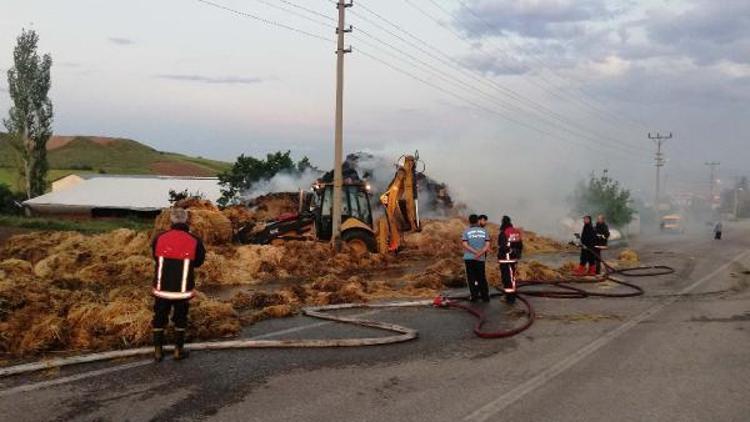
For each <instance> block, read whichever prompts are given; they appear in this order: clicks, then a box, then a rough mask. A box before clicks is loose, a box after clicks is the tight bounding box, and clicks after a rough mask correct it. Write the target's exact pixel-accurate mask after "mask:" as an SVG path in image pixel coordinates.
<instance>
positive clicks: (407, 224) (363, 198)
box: [237, 154, 421, 253]
mask: <svg viewBox="0 0 750 422" xmlns="http://www.w3.org/2000/svg"><path fill="white" fill-rule="evenodd" d="M402 159H403V163H401V161H402V160H399V164H398V165H397V167H398V168H397V170H396V175H395V177H394V178H393V180H392V181H391V183H390V184H389V185H388V189H387V191H386V192H385V193H383V194H382V195H381V196H380V202H381V203H382V204H383V206H384V208H385V210H384V216H383V217H381V218H379V219H378V224H377V234H376V231H375V228H374V225H373V216H372V209H371V195H370V185H369V184H368V183H367V182H366V181H359V180H354V179H353V178H346V179H345V180H344V184H343V195H342V200H343V204H342V210H341V215H342V217H341V221H342V223H341V239H342V240H343V241H344V242H345V243H346V244H347V245H349V246H350V247H351V248H352V249H354V250H355V251H361V252H364V251H370V252H380V253H395V252H397V251H398V250H399V248H400V247H401V244H402V235H403V233H404V232H407V231H419V230H421V227H420V221H419V202H418V201H419V200H418V195H417V183H416V179H417V177H416V176H417V171H416V166H417V162H418V160H419V155H418V154H415V155H406V156H403V157H402ZM332 208H333V183H330V182H323V181H320V180H319V181H318V182H316V183H315V184H314V185H313V187H312V189H311V191H310V192H302V191H301V192H300V201H299V210H298V212H297V213H289V214H283V215H280V216H278V217H277V218H276V219H274V220H273V221H268V222H266V223H265V224H263V225H261V226H255V227H247V228H245V229H243V230H241V231H240V232H239V233H238V235H237V237H238V239H239V240H240V242H242V243H252V244H270V243H276V242H279V241H284V240H317V241H330V240H331V236H332V231H333V227H332V226H333V224H332V221H333V218H332V215H331V214H332Z"/></svg>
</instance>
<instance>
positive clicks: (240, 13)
mask: <svg viewBox="0 0 750 422" xmlns="http://www.w3.org/2000/svg"><path fill="white" fill-rule="evenodd" d="M196 1H198V2H200V3H203V4H206V5H209V6H211V7H215V8H217V9H221V10H224V11H227V12H230V13H232V14H235V15H237V16H240V17H244V18H249V19H252V20H256V21H259V22H262V23H264V24H267V25H271V26H276V27H279V28H282V29H286V30H289V31H293V32H296V33H298V34H302V35H305V36H308V37H310V38H314V39H317V40H321V41H326V42H331V41H332V40H330V39H328V38H325V37H322V36H320V35H317V34H314V33H311V32H308V31H305V30H302V29H299V28H296V27H293V26H291V25H287V24H284V23H281V22H277V21H274V20H271V19H268V18H263V17H260V16H257V15H254V14H251V13H248V12H244V11H240V10H237V9H233V8H230V7H227V6H224V5H221V4H218V3H215V2H213V1H210V0H196ZM289 3H291V2H289ZM360 32H361V31H360ZM359 52H360V53H362V54H363V55H365V56H366V57H368V58H370V59H372V60H375V61H378V62H380V63H382V64H384V65H386V66H387V67H389V68H391V69H393V70H395V71H397V72H399V73H403V74H406V75H407V76H409V77H411V78H414V79H416V80H418V81H420V82H422V83H424V84H426V85H428V86H430V87H432V88H434V89H436V90H438V91H440V92H443V93H446V94H448V95H451V96H453V97H456V98H458V99H460V100H462V101H464V102H467V103H468V104H470V105H471V106H473V107H475V108H478V109H479V110H483V111H485V112H488V113H491V114H495V115H499V116H500V117H503V118H504V119H506V120H508V121H511V122H514V123H516V124H518V125H520V126H523V127H526V128H528V129H531V130H534V131H537V132H539V133H542V134H544V135H547V136H550V137H552V138H554V139H559V140H562V141H564V142H568V143H573V144H576V145H579V146H582V147H586V148H589V147H590V145H587V144H582V143H580V142H578V141H577V140H570V141H565V140H564V139H563V138H560V137H559V136H558V135H556V134H554V133H551V132H548V131H546V130H543V129H540V128H538V127H536V126H532V125H530V124H528V123H526V122H523V121H521V120H519V119H516V118H513V117H511V116H507V115H504V114H503V113H500V112H498V111H496V110H494V109H492V108H489V107H486V106H484V105H482V104H479V103H476V102H475V101H472V100H470V99H467V98H466V97H464V96H461V95H459V94H456V93H454V92H452V91H450V90H446V89H444V88H442V87H440V86H439V85H436V84H433V83H431V82H429V81H426V80H424V79H423V78H420V77H418V76H416V75H413V74H411V73H410V72H408V71H405V70H403V69H401V68H398V67H397V66H394V65H392V64H390V63H388V62H387V61H385V60H382V59H380V58H377V57H376V56H374V55H372V54H370V53H366V52H362V51H359ZM593 146H595V147H599V148H602V147H610V148H612V146H610V145H602V144H594V145H593ZM617 146H618V147H620V145H617ZM618 152H620V151H618Z"/></svg>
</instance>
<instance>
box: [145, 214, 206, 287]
mask: <svg viewBox="0 0 750 422" xmlns="http://www.w3.org/2000/svg"><path fill="white" fill-rule="evenodd" d="M151 247H152V251H153V256H154V259H155V260H156V274H155V276H154V283H153V294H154V296H157V297H160V298H162V299H169V300H183V299H190V298H192V297H193V296H195V274H194V271H193V270H194V269H195V268H198V267H200V266H201V265H203V261H204V260H205V259H206V249H205V247H204V246H203V242H202V241H201V240H200V239H199V238H198V237H197V236H194V235H193V234H191V233H190V232H189V231H188V226H187V225H186V224H175V225H173V226H172V228H171V229H170V230H168V231H166V232H164V233H161V234H160V235H158V236H156V238H155V239H154V242H153V244H152V245H151Z"/></svg>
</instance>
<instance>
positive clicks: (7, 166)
mask: <svg viewBox="0 0 750 422" xmlns="http://www.w3.org/2000/svg"><path fill="white" fill-rule="evenodd" d="M15 156H16V154H15V152H14V151H13V150H12V149H11V147H10V144H9V142H8V140H7V135H5V134H2V133H0V183H4V184H6V185H8V186H10V187H11V188H14V189H16V186H15V180H16V177H15V171H16V170H15V169H14V168H15V166H16V165H17V164H16V162H15ZM47 159H48V161H49V166H50V171H49V174H48V177H47V179H48V180H49V181H50V182H51V181H53V180H56V179H58V178H60V177H63V176H66V175H68V174H71V173H77V174H84V173H106V174H158V175H167V176H215V175H217V174H218V173H220V172H222V171H225V170H227V169H229V168H230V167H231V164H229V163H225V162H222V161H216V160H209V159H205V158H202V157H188V156H186V155H182V154H177V153H172V152H164V151H158V150H156V149H154V148H152V147H150V146H148V145H144V144H142V143H139V142H136V141H133V140H130V139H121V138H104V137H90V136H74V137H65V136H58V137H53V138H52V139H50V141H49V143H48V152H47Z"/></svg>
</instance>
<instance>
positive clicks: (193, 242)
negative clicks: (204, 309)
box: [151, 208, 206, 362]
mask: <svg viewBox="0 0 750 422" xmlns="http://www.w3.org/2000/svg"><path fill="white" fill-rule="evenodd" d="M169 218H170V221H171V223H172V227H171V228H170V229H169V230H167V231H166V232H164V233H161V234H159V235H158V236H156V238H154V241H153V243H152V245H151V247H152V251H153V256H154V260H156V275H155V276H154V282H153V290H152V292H153V295H154V319H153V322H152V326H153V330H154V359H155V360H156V361H157V362H161V360H162V359H163V358H164V353H163V350H162V347H163V345H164V329H165V328H166V327H167V324H168V322H169V313H170V311H172V323H173V324H174V330H175V349H174V358H175V360H182V359H185V358H187V356H188V353H187V351H186V350H185V349H184V346H185V330H186V329H187V323H188V310H189V308H190V299H192V298H193V296H195V290H194V289H195V274H194V271H193V270H194V269H195V268H198V267H200V266H201V265H203V261H204V260H205V259H206V249H205V247H204V246H203V242H202V241H201V239H200V238H198V237H197V236H195V235H193V234H192V233H190V228H189V227H188V225H187V221H188V212H187V211H186V210H184V209H182V208H172V210H171V211H170V215H169Z"/></svg>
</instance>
